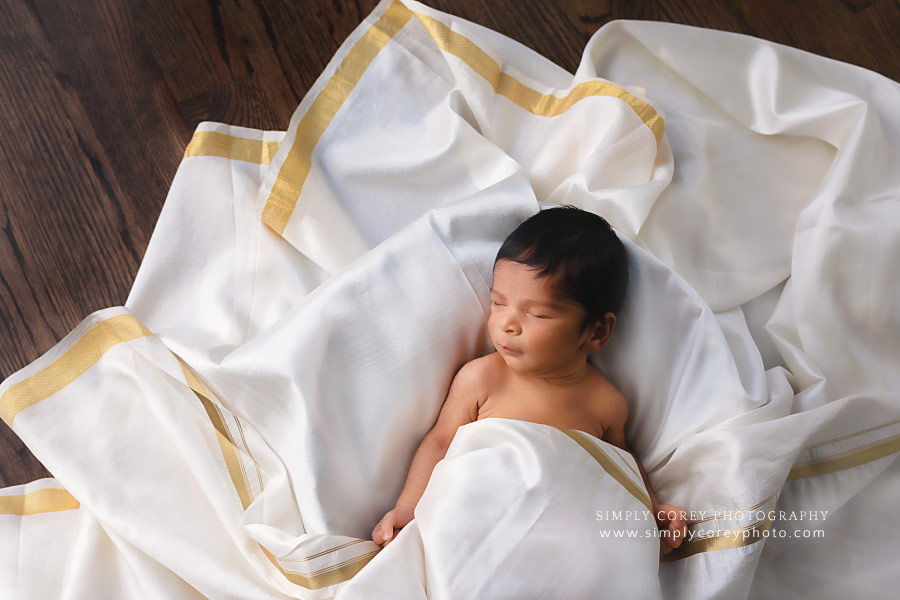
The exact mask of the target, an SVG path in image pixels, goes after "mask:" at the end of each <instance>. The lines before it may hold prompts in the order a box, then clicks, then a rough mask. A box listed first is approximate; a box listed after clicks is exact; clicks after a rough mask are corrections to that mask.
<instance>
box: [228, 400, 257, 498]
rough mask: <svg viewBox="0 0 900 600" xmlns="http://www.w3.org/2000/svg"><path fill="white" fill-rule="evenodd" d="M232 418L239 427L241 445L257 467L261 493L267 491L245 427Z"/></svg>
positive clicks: (239, 421) (232, 416)
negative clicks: (245, 433) (245, 432)
mask: <svg viewBox="0 0 900 600" xmlns="http://www.w3.org/2000/svg"><path fill="white" fill-rule="evenodd" d="M231 418H232V419H234V424H235V425H237V430H238V433H239V434H240V435H241V444H242V445H243V446H244V450H245V451H246V452H247V456H249V457H250V458H251V459H252V460H253V466H254V467H256V480H257V481H258V482H259V489H260V491H263V490H265V486H264V485H263V476H262V472H261V471H260V470H259V463H258V462H256V459H255V458H253V454H252V453H251V452H250V446H249V445H248V444H247V437H246V436H245V435H244V427H243V426H242V425H241V420H240V419H238V418H237V416H235V415H233V414H232V415H231Z"/></svg>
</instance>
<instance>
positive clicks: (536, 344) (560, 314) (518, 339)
mask: <svg viewBox="0 0 900 600" xmlns="http://www.w3.org/2000/svg"><path fill="white" fill-rule="evenodd" d="M584 317H585V310H584V308H583V307H582V306H580V305H579V304H578V303H576V302H572V301H562V300H560V299H559V298H557V297H556V296H554V294H553V284H552V282H551V281H550V280H548V279H547V278H538V277H537V275H536V271H534V270H532V268H531V267H529V266H527V265H522V264H519V263H516V262H513V261H509V260H500V261H497V264H496V266H495V267H494V285H493V287H492V288H491V316H490V318H489V319H488V333H489V335H490V338H491V342H492V343H493V344H494V348H495V349H496V350H497V352H498V353H500V356H502V357H503V360H504V361H505V362H506V364H507V365H508V366H509V367H510V368H511V369H513V370H515V371H517V372H519V373H522V374H528V375H533V376H542V375H551V374H554V373H556V372H559V371H560V370H566V368H567V367H569V366H571V365H572V364H573V361H579V360H581V361H583V360H584V355H585V347H586V346H585V342H586V341H587V340H588V339H589V338H590V337H591V335H592V331H591V329H590V328H588V330H587V331H585V332H583V333H579V329H580V327H581V323H582V320H583V319H584Z"/></svg>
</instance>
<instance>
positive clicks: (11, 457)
mask: <svg viewBox="0 0 900 600" xmlns="http://www.w3.org/2000/svg"><path fill="white" fill-rule="evenodd" d="M376 3H377V2H376V0H320V1H306V2H303V1H300V2H283V1H276V0H259V1H251V0H189V1H176V0H146V1H143V2H131V1H126V0H84V1H82V0H79V1H76V0H68V1H59V0H0V32H2V34H0V111H2V115H3V118H2V119H0V140H2V143H0V340H2V341H3V343H2V345H0V376H2V377H4V378H5V377H6V376H8V375H9V374H11V373H13V372H14V371H16V370H18V369H20V368H22V367H23V366H25V365H27V364H28V363H30V362H32V361H33V360H35V359H36V358H38V357H39V356H40V355H41V354H42V353H43V352H45V351H46V350H48V349H49V348H50V347H51V346H53V344H55V343H56V342H57V341H59V340H60V339H61V338H62V337H63V336H64V335H65V334H66V333H68V332H69V331H70V330H71V329H72V327H74V326H75V325H76V324H77V323H78V322H79V321H80V320H81V319H83V318H84V317H85V316H86V315H87V314H89V313H90V312H92V311H94V310H97V309H100V308H105V307H107V306H115V305H120V304H122V303H123V302H124V301H125V298H126V297H127V295H128V290H129V289H130V287H131V282H132V281H133V279H134V275H135V273H136V272H137V267H138V265H139V264H140V259H141V257H142V256H143V254H144V250H145V249H146V246H147V242H148V240H149V238H150V234H151V233H152V231H153V226H154V225H155V223H156V219H157V217H158V215H159V211H160V208H161V207H162V204H163V202H164V200H165V197H166V192H167V190H168V187H169V185H170V183H171V180H172V177H173V176H174V173H175V170H176V168H177V166H178V163H179V161H180V160H181V155H182V152H183V150H184V147H185V145H186V144H187V142H188V141H189V140H190V136H191V133H192V132H193V130H194V127H195V126H196V125H197V123H199V122H200V121H206V120H209V121H221V122H226V123H233V124H236V125H242V126H245V127H253V128H259V129H283V128H284V127H286V126H287V123H288V121H289V119H290V116H291V114H292V113H293V111H294V109H295V108H296V106H297V104H298V103H299V101H300V99H301V98H302V97H303V95H304V94H305V93H306V90H308V89H309V87H310V86H311V85H312V84H313V82H314V81H315V80H316V78H317V77H318V76H319V74H320V73H321V72H322V70H323V69H324V67H325V65H326V64H327V63H328V60H329V59H330V58H331V56H332V55H333V54H334V52H335V51H336V50H337V48H338V46H339V45H340V43H341V42H342V41H343V40H344V39H345V38H346V36H347V35H348V34H349V33H350V32H351V31H352V30H353V29H354V28H355V27H356V26H357V25H358V24H359V22H360V21H361V20H362V19H363V18H364V17H365V16H366V15H367V14H368V13H369V12H371V10H372V8H374V7H375V5H376ZM428 4H429V5H430V6H433V7H434V8H437V9H439V10H443V11H446V12H449V13H453V14H456V15H459V16H461V17H463V18H465V19H468V20H471V21H474V22H476V23H479V24H482V25H484V26H486V27H489V28H491V29H494V30H497V31H499V32H500V33H503V34H505V35H508V36H510V37H512V38H513V39H515V40H518V41H519V42H521V43H523V44H525V45H526V46H529V47H531V48H533V49H535V50H536V51H538V52H540V53H541V54H543V55H545V56H547V57H548V58H549V59H550V60H552V61H554V62H556V63H557V64H559V65H561V66H562V67H564V68H566V69H568V70H570V71H574V70H575V68H576V67H577V65H578V62H579V60H580V58H581V52H582V49H583V47H584V44H585V43H586V42H587V40H588V39H589V38H590V36H591V34H592V33H594V32H595V31H596V30H597V28H599V27H600V26H602V25H603V24H604V23H606V22H608V21H609V20H611V19H655V20H660V21H668V22H676V23H684V24H689V25H696V26H701V27H709V28H714V29H721V30H725V31H734V32H739V33H744V34H749V35H755V36H758V37H761V38H764V39H768V40H772V41H776V42H779V43H783V44H788V45H791V46H795V47H799V48H802V49H805V50H808V51H811V52H815V53H817V54H821V55H824V56H828V57H831V58H835V59H837V60H842V61H845V62H850V63H854V64H857V65H859V66H862V67H865V68H868V69H872V70H874V71H877V72H880V73H882V74H884V75H886V76H888V77H890V78H892V79H894V80H900V48H898V46H897V44H896V40H895V35H896V33H897V32H898V31H900V2H898V0H843V1H841V0H822V1H821V2H808V1H799V0H791V1H785V2H780V1H776V0H759V1H756V2H720V1H718V0H681V1H676V0H666V1H660V2H650V1H645V0H635V1H632V0H619V1H616V0H560V1H559V2H545V1H543V0H490V1H488V0H434V1H431V2H428ZM44 476H47V472H46V470H45V469H44V468H43V467H42V466H41V465H40V463H39V462H38V461H36V460H35V459H34V457H32V456H31V454H30V453H29V452H28V450H27V448H25V446H24V445H23V444H22V443H21V441H20V440H18V438H17V437H16V436H15V434H13V433H12V432H11V431H10V430H9V429H8V428H7V427H6V426H5V425H4V424H2V423H0V486H8V485H14V484H18V483H24V482H26V481H31V480H33V479H36V478H39V477H44Z"/></svg>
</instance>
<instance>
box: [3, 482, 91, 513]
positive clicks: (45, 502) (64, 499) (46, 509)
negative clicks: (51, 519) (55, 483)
mask: <svg viewBox="0 0 900 600" xmlns="http://www.w3.org/2000/svg"><path fill="white" fill-rule="evenodd" d="M80 506H81V504H80V503H79V502H78V500H76V499H75V497H74V496H72V494H70V493H69V492H68V491H67V490H64V489H60V488H44V489H40V490H34V491H33V492H28V493H27V494H21V495H16V496H0V515H14V516H18V517H24V516H26V515H38V514H43V513H50V512H61V511H64V510H74V509H77V508H78V507H80Z"/></svg>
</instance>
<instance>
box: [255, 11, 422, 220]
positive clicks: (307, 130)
mask: <svg viewBox="0 0 900 600" xmlns="http://www.w3.org/2000/svg"><path fill="white" fill-rule="evenodd" d="M411 17H412V13H411V12H410V10H409V9H408V8H406V7H405V6H404V5H403V4H402V3H400V2H399V1H395V2H394V3H393V4H391V5H390V7H388V9H387V10H386V11H385V12H384V14H382V15H381V17H380V18H379V19H378V21H376V23H375V24H374V25H373V26H372V27H370V28H369V29H368V30H367V31H366V33H365V34H364V35H363V36H362V38H360V39H359V41H357V42H356V44H355V45H354V46H353V48H352V49H351V50H350V52H349V53H348V54H347V56H346V57H344V60H343V61H341V64H340V66H338V68H337V70H336V71H335V73H334V75H332V77H331V79H329V80H328V83H326V84H325V87H323V88H322V91H321V92H320V93H319V95H318V96H317V97H316V99H315V100H314V101H313V103H312V105H310V107H309V110H307V111H306V114H305V115H303V117H302V118H301V119H300V122H299V123H298V124H297V129H296V132H297V133H296V138H295V140H294V143H293V144H292V145H291V147H290V150H289V151H288V154H287V156H286V157H285V159H284V163H283V164H282V165H281V169H280V170H279V171H278V177H277V178H276V180H275V183H274V185H273V186H272V190H271V192H270V193H269V197H268V199H267V200H266V206H265V208H264V209H263V214H262V220H263V223H265V224H266V225H268V226H269V227H271V228H272V229H273V230H275V231H276V232H277V233H279V234H281V233H283V232H284V228H285V227H286V226H287V223H288V220H289V219H290V217H291V214H292V213H293V212H294V208H295V206H296V204H297V200H298V198H299V197H300V192H301V190H302V189H303V184H304V183H305V182H306V177H307V175H308V174H309V169H310V165H311V161H312V153H313V150H314V149H315V147H316V144H318V142H319V138H321V137H322V134H323V133H325V130H326V129H327V128H328V125H329V124H330V123H331V120H332V119H333V118H334V115H335V114H337V111H338V110H339V109H340V108H341V106H342V105H343V104H344V101H346V100H347V97H348V96H349V95H350V92H351V91H353V88H354V87H355V86H356V84H357V83H358V82H359V80H360V78H361V77H362V76H363V73H365V71H366V69H367V68H368V67H369V64H370V63H371V62H372V60H374V58H375V56H377V55H378V53H379V52H380V51H381V49H382V48H384V46H385V45H387V43H388V42H389V41H391V38H393V37H394V35H395V34H396V33H397V32H398V31H400V29H401V28H403V26H404V25H406V23H407V22H408V21H409V19H410V18H411Z"/></svg>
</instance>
